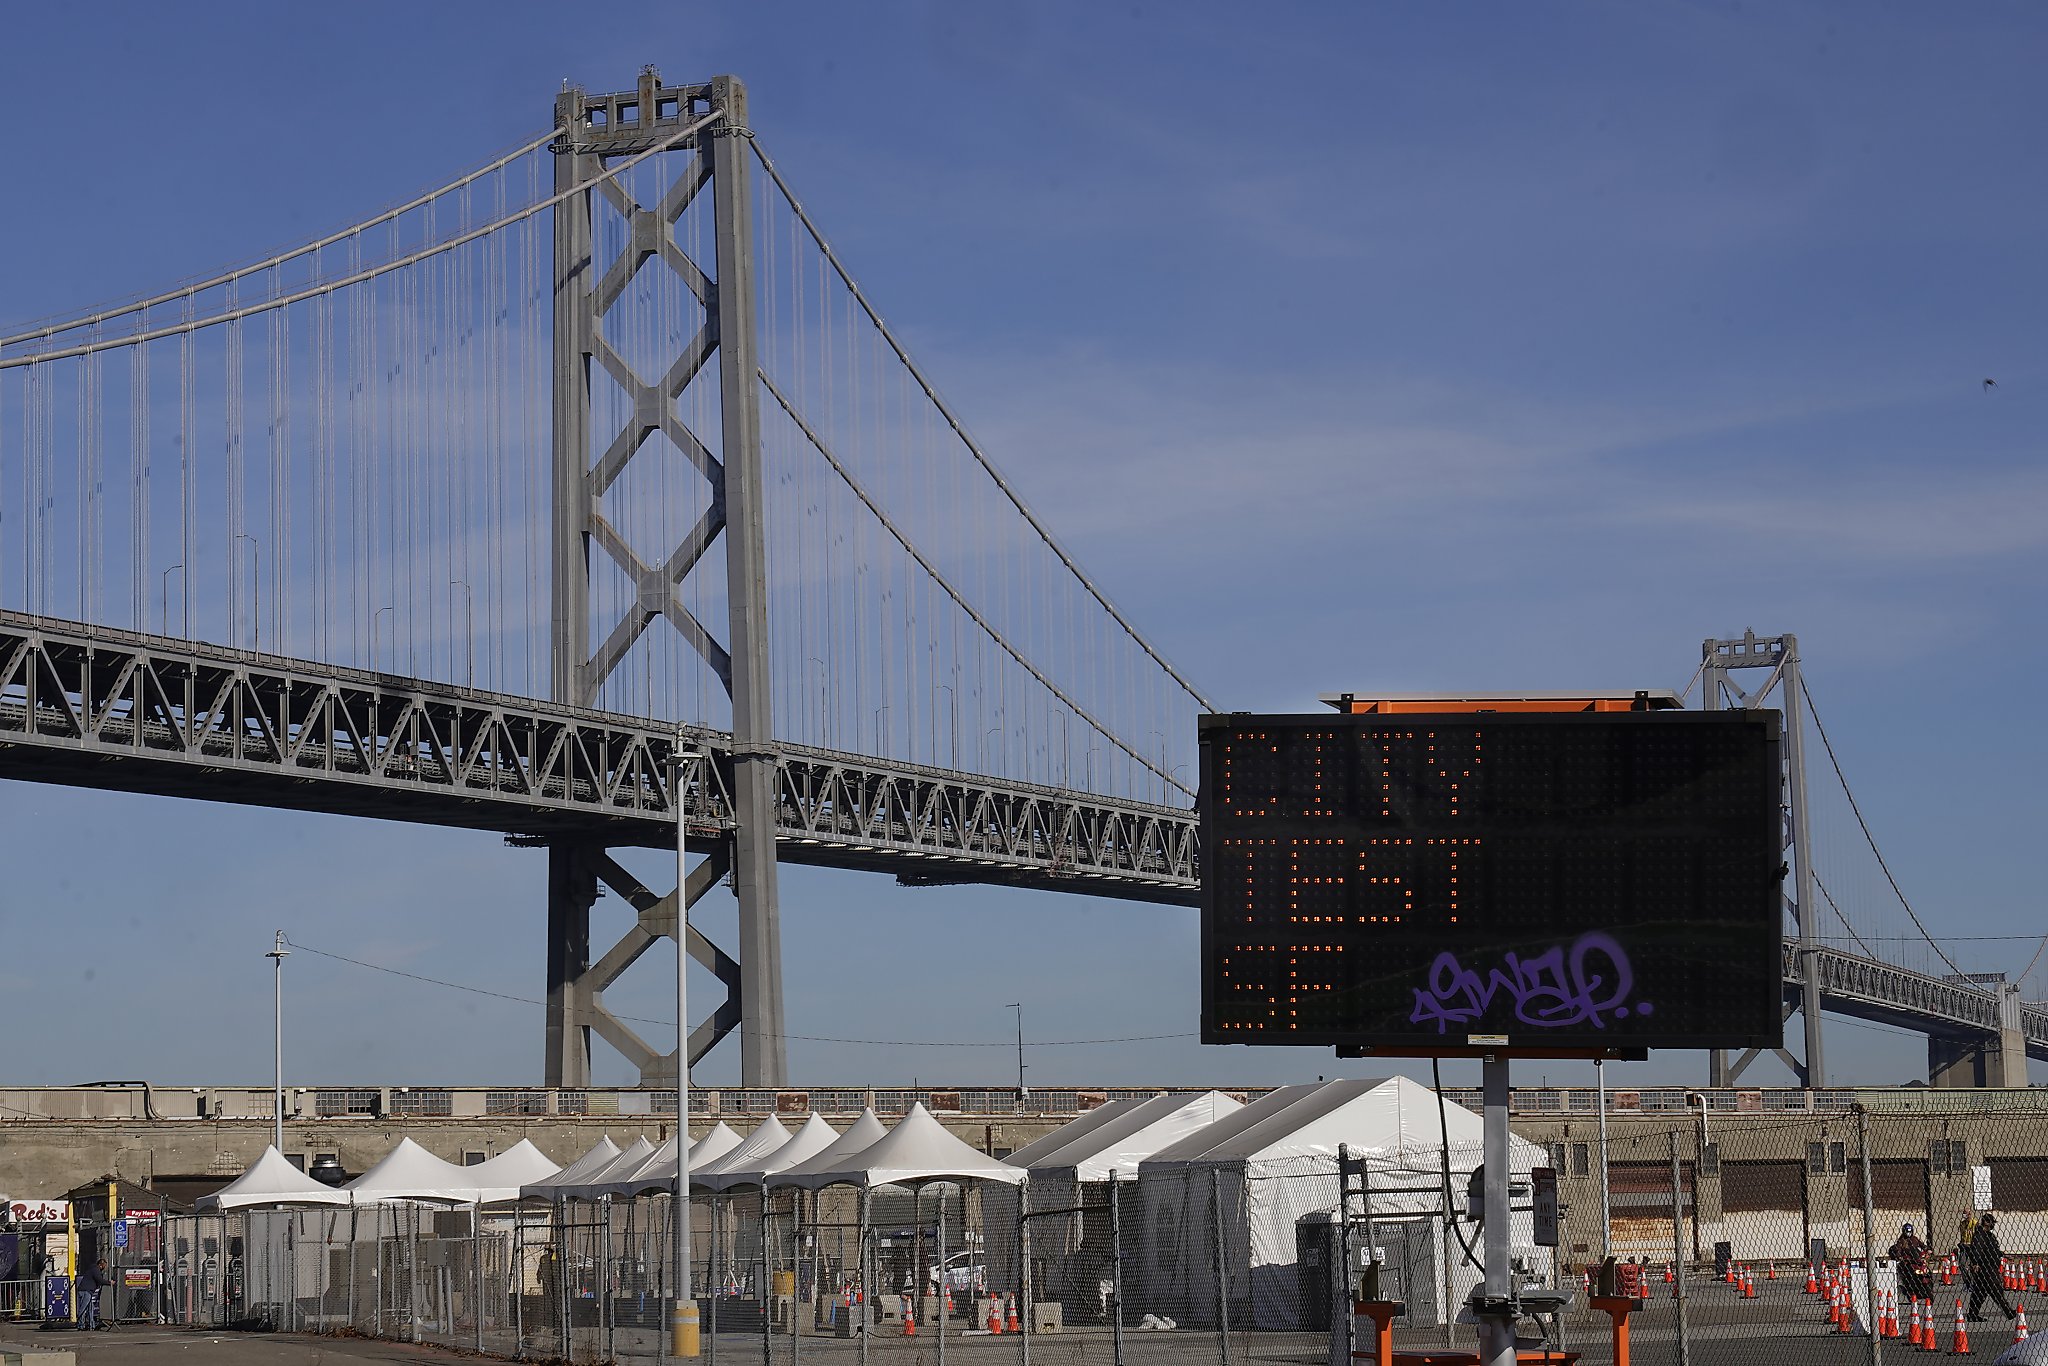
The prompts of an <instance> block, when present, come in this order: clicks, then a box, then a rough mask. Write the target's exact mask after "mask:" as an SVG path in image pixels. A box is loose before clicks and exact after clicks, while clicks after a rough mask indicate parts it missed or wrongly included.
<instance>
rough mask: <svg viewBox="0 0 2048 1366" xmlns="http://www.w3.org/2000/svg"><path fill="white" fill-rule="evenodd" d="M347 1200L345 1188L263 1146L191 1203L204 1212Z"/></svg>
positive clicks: (275, 1150)
mask: <svg viewBox="0 0 2048 1366" xmlns="http://www.w3.org/2000/svg"><path fill="white" fill-rule="evenodd" d="M348 1203H349V1195H348V1192H347V1191H345V1190H337V1189H336V1188H335V1187H333V1186H323V1185H322V1184H320V1183H319V1182H318V1181H315V1180H314V1179H313V1178H312V1177H310V1176H308V1175H306V1174H305V1173H304V1172H302V1171H300V1170H299V1169H298V1168H297V1167H294V1166H293V1165H292V1164H291V1163H290V1161H288V1160H287V1159H286V1158H285V1155H284V1154H283V1153H281V1152H279V1151H278V1150H277V1149H276V1148H274V1147H265V1148H264V1149H263V1155H262V1156H261V1157H259V1158H257V1159H256V1160H255V1161H254V1162H252V1163H250V1164H249V1169H248V1170H247V1171H245V1172H243V1173H242V1174H241V1175H240V1176H238V1177H236V1178H235V1179H234V1180H233V1181H230V1182H229V1183H228V1184H227V1185H225V1186H223V1187H221V1188H220V1189H219V1190H217V1191H215V1192H214V1193H213V1194H211V1195H202V1196H200V1197H199V1199H198V1200H197V1201H195V1202H193V1206H192V1207H193V1208H194V1209H196V1210H198V1211H199V1212H200V1213H202V1214H204V1213H208V1212H210V1211H213V1210H230V1209H270V1208H274V1207H276V1206H279V1205H346V1204H348Z"/></svg>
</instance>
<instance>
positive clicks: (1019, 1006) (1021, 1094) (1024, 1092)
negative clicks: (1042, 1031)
mask: <svg viewBox="0 0 2048 1366" xmlns="http://www.w3.org/2000/svg"><path fill="white" fill-rule="evenodd" d="M1009 1008H1010V1009H1011V1010H1014V1011H1016V1012H1017V1099H1018V1100H1022V1099H1024V1098H1025V1097H1026V1096H1028V1095H1030V1094H1031V1088H1030V1087H1028V1086H1026V1085H1025V1084H1024V1003H1023V1002H1022V1001H1012V1002H1010V1006H1009Z"/></svg>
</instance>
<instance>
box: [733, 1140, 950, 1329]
mask: <svg viewBox="0 0 2048 1366" xmlns="http://www.w3.org/2000/svg"><path fill="white" fill-rule="evenodd" d="M757 1297H758V1298H759V1299H760V1301H761V1366H775V1314H774V1308H775V1268H774V1265H773V1264H772V1263H771V1262H770V1260H769V1257H768V1183H767V1180H766V1179H765V1178H764V1179H763V1180H762V1182H761V1282H760V1289H759V1291H758V1292H757ZM793 1316H794V1315H793V1314H792V1317H793ZM939 1350H940V1351H941V1352H943V1351H945V1340H944V1339H943V1338H942V1339H940V1343H939Z"/></svg>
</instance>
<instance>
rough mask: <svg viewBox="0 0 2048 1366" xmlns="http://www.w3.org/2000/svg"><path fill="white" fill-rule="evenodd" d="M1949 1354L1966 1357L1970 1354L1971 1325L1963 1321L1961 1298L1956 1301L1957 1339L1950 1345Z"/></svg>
mask: <svg viewBox="0 0 2048 1366" xmlns="http://www.w3.org/2000/svg"><path fill="white" fill-rule="evenodd" d="M1948 1354H1949V1355H1950V1356H1952V1357H1966V1356H1968V1355H1970V1325H1969V1324H1967V1323H1965V1322H1963V1302H1962V1301H1961V1300H1957V1301H1956V1340H1955V1341H1954V1342H1953V1343H1951V1344H1950V1345H1949V1349H1948Z"/></svg>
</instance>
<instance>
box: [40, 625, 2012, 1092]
mask: <svg viewBox="0 0 2048 1366" xmlns="http://www.w3.org/2000/svg"><path fill="white" fill-rule="evenodd" d="M687 735H688V740H689V743H690V745H691V746H692V747H693V748H695V749H696V750H697V751H698V757H696V758H694V759H692V760H690V761H689V762H688V764H687V765H686V768H687V779H686V791H687V792H688V816H689V822H690V826H691V829H692V830H693V831H694V832H696V833H698V834H716V833H720V832H723V831H726V830H730V829H731V828H732V824H733V817H732V803H731V798H730V792H729V779H730V774H731V765H732V742H731V737H730V736H728V735H725V734H723V733H720V732H716V731H707V730H697V729H692V730H689V731H688V732H687ZM675 749H676V733H675V731H674V730H673V729H672V728H670V727H667V726H664V725H662V724H660V723H657V722H653V721H649V720H646V719H644V718H640V717H629V716H618V715H613V714H610V713H605V712H589V711H579V710H577V709H575V708H570V707H563V706H557V705H555V704H552V703H546V702H534V701H530V700H527V699H523V698H515V697H507V696H503V695H500V694H495V693H487V692H478V691H474V690H471V689H466V688H460V687H456V686H454V685H451V684H442V683H433V682H428V681H425V680H421V679H416V678H403V677H397V676H393V675H387V674H375V673H367V672H363V671H359V670H351V669H342V668H335V667H332V666H328V665H321V664H314V663H309V662H307V661H304V660H295V659H285V658H280V657H277V656H272V655H262V654H255V653H251V652H248V651H243V650H232V649H227V648H225V647H222V646H216V645H206V644H199V643H195V642H191V641H183V640H174V639H168V638H163V637H156V636H143V635H136V634H132V633H129V632H124V631H116V630H111V629H108V628H104V627H95V626H85V625H81V624H79V623H76V622H69V621H61V620H57V619H54V618H48V617H37V616H29V615H26V614H22V613H17V612H0V778H14V779H22V780H27V781H35V782H53V783H63V784H68V785H72V786H80V787H96V788H109V789H118V790H122V791H131V792H147V793H155V794H159V795H165V796H183V797H197V798H203V799H205V800H209V801H225V802H236V803H242V804H247V805H258V806H277V807H287V808H292V809H296V810H303V811H324V812H333V813H336V814H341V815H351V816H375V817H379V818H382V819H387V820H403V821H414V822H421V823H426V824H436V825H448V826H459V827H464V828H468V829H478V830H497V831H501V832H503V833H505V834H507V835H512V836H523V837H527V838H532V839H545V838H547V837H549V836H553V835H570V834H574V835H586V836H587V835H597V836H600V837H602V838H603V839H605V840H607V841H609V842H611V843H613V844H620V845H631V844H638V845H646V846H650V847H665V846H667V845H669V844H671V843H672V842H673V840H674V838H675V799H674V792H673V781H672V778H671V776H670V770H671V766H672V759H673V755H674V753H675ZM773 757H774V759H775V762H776V767H777V772H778V783H777V802H776V826H777V832H776V833H777V853H778V855H779V857H781V858H783V859H785V860H788V861H790V862H796V863H810V864H818V865H823V866H829V867H841V868H857V869H864V870H869V871H875V872H884V873H892V874H894V875H896V876H897V877H898V878H899V879H900V880H902V881H904V882H907V883H916V884H937V883H948V882H963V883H967V882H971V883H998V884H1010V885H1016V886H1024V887H1032V888H1039V889H1044V890H1052V891H1066V892H1084V893H1088V894H1091V895H1096V896H1107V897H1118V898H1124V899H1128V900H1138V901H1153V902H1164V903H1169V904H1175V905H1187V906H1192V905H1194V904H1195V903H1196V901H1197V900H1198V898H1199V895H1200V881H1199V876H1200V863H1199V850H1198V848H1197V841H1196V829H1195V815H1194V813H1193V812H1191V811H1186V810H1181V809H1178V808H1174V807H1166V806H1153V805H1150V804H1147V803H1142V802H1131V801H1124V800H1119V799H1116V798H1107V797H1098V796H1091V795H1087V794H1083V793H1076V792H1068V791H1062V790H1060V789H1057V788H1048V787H1039V786H1034V785H1031V784H1025V783H1010V782H1002V781H999V780H996V779H991V778H988V777H985V776H983V775H980V774H971V773H958V772H952V771H949V770H945V769H935V768H925V767H921V766H917V765H910V764H900V763H891V762H887V761H883V760H877V759H871V758H867V757H864V756H860V755H853V754H843V753H839V752H836V751H832V750H822V749H812V748H808V747H805V746H800V745H786V744H785V745H777V746H776V747H775V748H774V752H773ZM1817 961H1818V970H1819V972H1820V974H1821V993H1822V1000H1823V1002H1824V1003H1825V1004H1826V1006H1827V1007H1828V1009H1830V1010H1834V1011H1839V1012H1841V1013H1843V1014H1846V1015H1852V1016H1857V1017H1860V1018H1863V1019H1868V1020H1875V1021H1879V1022H1882V1023H1885V1024H1891V1025H1897V1026H1901V1027H1904V1028H1909V1029H1915V1030H1920V1031H1923V1032H1926V1033H1930V1034H1942V1035H1958V1034H1960V1035H1982V1034H1986V1033H1995V1032H1996V1031H1997V1028H1998V1003H1997V1000H1996V998H1995V997H1993V996H1992V995H1991V994H1990V993H1988V992H1985V991H1983V990H1980V989H1977V988H1974V987H1969V986H1964V985H1961V984H1958V983H1954V982H1949V981H1944V980H1943V979H1941V978H1938V977H1932V976H1929V975H1927V974H1924V973H1918V972H1914V971H1912V970H1910V969H1907V968H1901V967H1895V966H1893V965H1891V964H1888V963H1881V962H1876V961H1873V960H1870V959H1866V958H1861V957H1858V956H1856V955H1853V954H1847V953H1843V952H1841V951H1839V950H1837V949H1834V948H1823V949H1822V950H1821V952H1820V954H1819V955H1818V960H1817ZM1785 980H1786V982H1787V983H1788V985H1796V984H1798V983H1799V982H1800V980H1801V977H1800V963H1799V953H1798V950H1797V944H1796V943H1795V942H1793V941H1789V940H1788V941H1787V942H1786V945H1785ZM2021 1015H2022V1021H2023V1024H2024V1027H2025V1030H2026V1036H2027V1051H2028V1053H2029V1054H2030V1055H2032V1056H2035V1057H2043V1058H2048V1006H2040V1005H2027V1006H2025V1007H2023V1008H2022V1012H2021Z"/></svg>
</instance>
